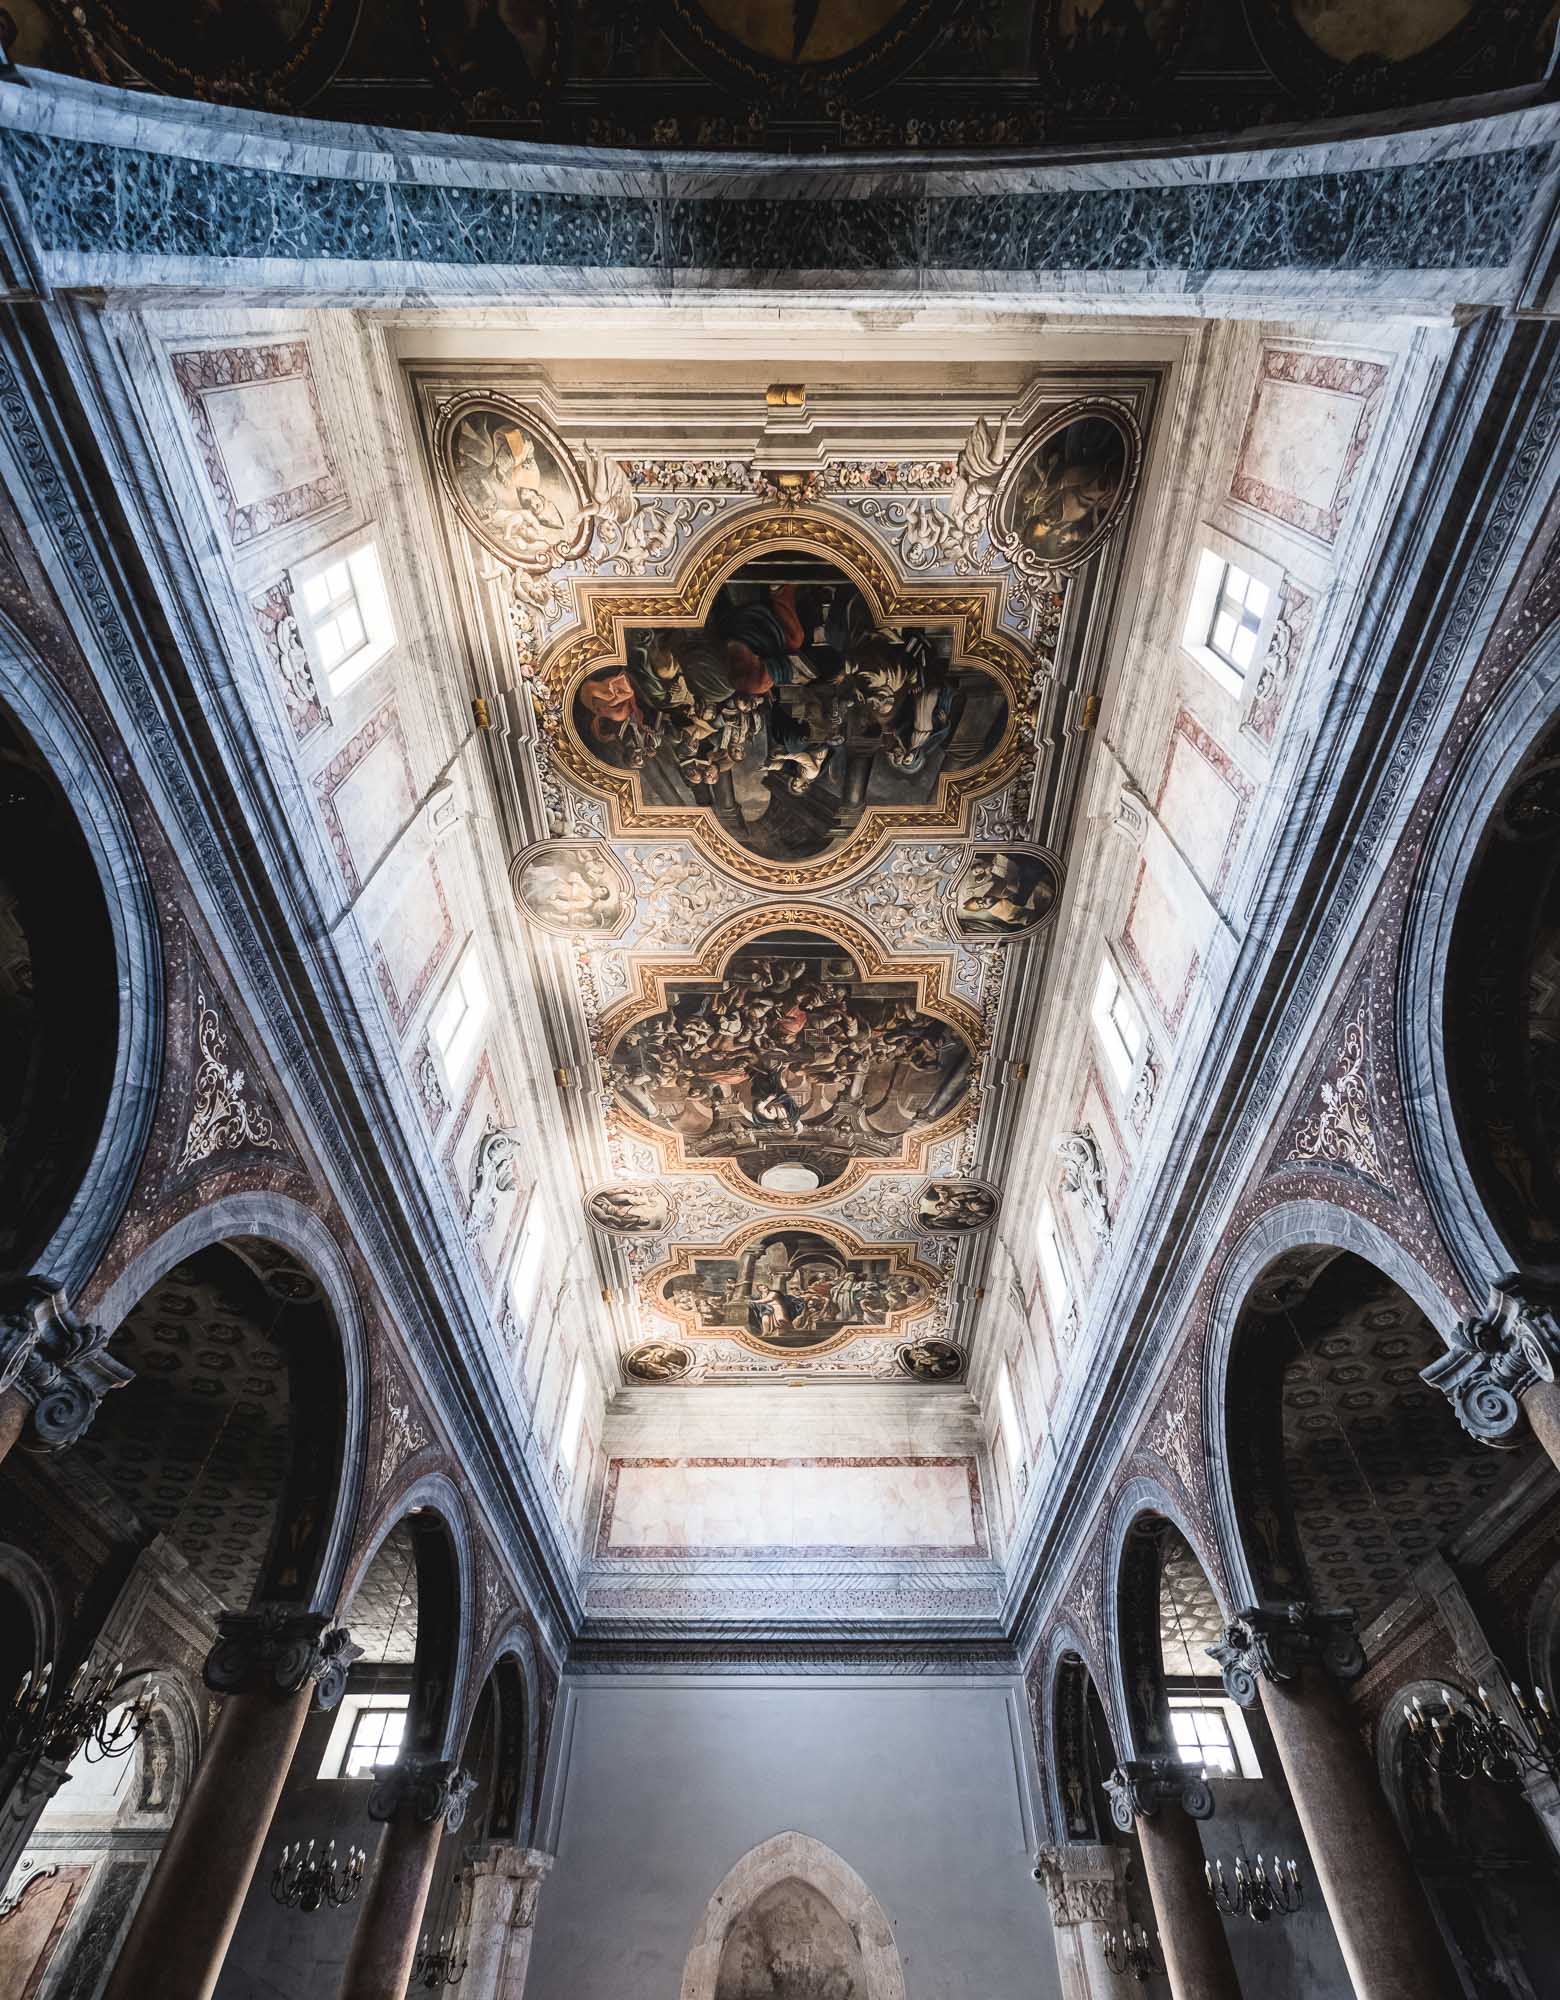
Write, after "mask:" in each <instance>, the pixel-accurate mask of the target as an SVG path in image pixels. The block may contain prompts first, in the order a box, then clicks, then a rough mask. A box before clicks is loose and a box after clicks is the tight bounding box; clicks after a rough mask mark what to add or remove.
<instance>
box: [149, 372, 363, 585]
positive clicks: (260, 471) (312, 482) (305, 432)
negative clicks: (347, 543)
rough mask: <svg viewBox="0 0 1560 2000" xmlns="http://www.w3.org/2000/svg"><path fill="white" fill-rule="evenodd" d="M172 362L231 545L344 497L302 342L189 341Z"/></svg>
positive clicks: (260, 535) (241, 545)
mask: <svg viewBox="0 0 1560 2000" xmlns="http://www.w3.org/2000/svg"><path fill="white" fill-rule="evenodd" d="M172 363H173V376H174V380H175V381H176V382H177V383H178V385H179V390H180V393H181V394H182V395H183V398H184V404H185V408H186V409H187V410H188V412H189V417H190V424H191V427H192V428H193V430H194V433H195V442H196V445H197V447H198V448H199V451H200V457H201V462H202V464H203V465H204V467H205V470H206V477H207V479H208V480H209V482H210V484H211V490H212V494H213V496H214V498H215V500H216V503H217V512H218V513H219V515H220V516H221V518H222V522H223V526H224V527H225V528H226V530H227V537H228V541H229V543H230V544H231V545H232V547H233V548H235V549H242V548H244V547H247V546H248V544H250V543H251V542H256V541H259V540H261V539H262V538H263V537H265V536H266V535H269V534H274V533H275V532H276V531H277V530H278V529H279V528H284V527H290V526H292V525H293V524H294V523H295V522H299V521H306V520H309V519H312V518H313V517H314V516H316V515H320V514H326V513H329V512H330V511H331V510H332V509H333V508H335V507H339V506H342V505H343V504H344V503H345V501H346V497H347V489H346V486H345V484H344V483H343V480H342V477H341V472H340V469H339V468H338V466H337V463H336V456H335V452H334V451H333V449H332V447H331V442H330V438H329V435H328V434H327V432H326V428H325V420H324V417H323V415H322V414H321V411H320V399H319V391H318V389H317V387H316V385H315V380H314V364H313V361H312V359H311V357H310V354H309V344H308V342H307V341H306V340H284V341H273V342H269V343H267V344H266V345H264V346H255V347H215V348H195V349H190V350H186V351H185V352H183V353H180V354H175V355H174V356H173V357H172Z"/></svg>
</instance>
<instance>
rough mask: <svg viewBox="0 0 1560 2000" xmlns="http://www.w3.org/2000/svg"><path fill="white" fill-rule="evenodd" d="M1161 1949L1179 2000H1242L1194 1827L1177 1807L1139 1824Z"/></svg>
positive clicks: (1142, 1817) (1144, 1818)
mask: <svg viewBox="0 0 1560 2000" xmlns="http://www.w3.org/2000/svg"><path fill="white" fill-rule="evenodd" d="M1137 1833H1138V1841H1139V1844H1140V1845H1141V1847H1142V1850H1143V1872H1144V1874H1145V1875H1146V1876H1147V1877H1148V1891H1149V1894H1150V1895H1151V1896H1152V1897H1153V1899H1154V1917H1155V1920H1156V1922H1157V1923H1158V1926H1159V1948H1160V1951H1161V1952H1162V1953H1163V1955H1164V1961H1165V1971H1166V1973H1167V1974H1168V1976H1169V1980H1170V1991H1171V1992H1172V1993H1173V1994H1174V1995H1175V2000H1240V1982H1239V1981H1238V1980H1237V1979H1236V1977H1235V1961H1234V1959H1233V1958H1232V1957H1231V1956H1230V1941H1229V1939H1228V1938H1227V1937H1226V1936H1225V1934H1224V1920H1223V1918H1222V1917H1221V1916H1220V1915H1219V1913H1218V1911H1217V1909H1216V1908H1215V1907H1214V1902H1213V1898H1212V1897H1211V1896H1210V1895H1209V1894H1208V1882H1207V1878H1206V1876H1205V1875H1204V1874H1203V1845H1202V1841H1201V1839H1200V1838H1199V1837H1198V1833H1197V1824H1196V1821H1195V1820H1193V1819H1191V1818H1189V1817H1188V1816H1187V1814H1186V1813H1185V1812H1184V1811H1183V1810H1182V1809H1181V1807H1180V1806H1179V1805H1166V1806H1162V1807H1161V1808H1160V1810H1159V1811H1158V1812H1156V1813H1150V1814H1143V1815H1140V1816H1139V1819H1138V1822H1137Z"/></svg>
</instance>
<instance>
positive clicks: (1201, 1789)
mask: <svg viewBox="0 0 1560 2000" xmlns="http://www.w3.org/2000/svg"><path fill="white" fill-rule="evenodd" d="M1105 1794H1106V1797H1107V1798H1108V1799H1109V1800H1110V1816H1111V1818H1112V1819H1113V1820H1114V1821H1115V1822H1116V1825H1117V1826H1118V1827H1119V1828H1120V1829H1121V1831H1122V1832H1123V1833H1130V1832H1131V1831H1132V1822H1133V1821H1134V1820H1135V1819H1152V1818H1153V1817H1154V1815H1155V1813H1158V1812H1162V1811H1163V1810H1164V1808H1165V1807H1166V1806H1180V1807H1181V1809H1182V1810H1183V1811H1184V1812H1185V1813H1186V1814H1187V1815H1188V1817H1189V1818H1191V1819H1212V1817H1213V1787H1212V1786H1211V1785H1210V1784H1209V1783H1208V1780H1207V1779H1206V1778H1205V1777H1204V1776H1203V1774H1202V1772H1201V1771H1199V1770H1195V1769H1194V1768H1193V1767H1192V1766H1191V1765H1190V1764H1183V1763H1182V1762H1181V1760H1180V1759H1179V1758H1178V1757H1136V1758H1128V1759H1127V1760H1126V1761H1125V1762H1123V1763H1120V1764H1118V1765H1117V1766H1116V1768H1115V1770H1114V1771H1112V1772H1111V1774H1110V1776H1109V1777H1108V1778H1107V1779H1106V1780H1105Z"/></svg>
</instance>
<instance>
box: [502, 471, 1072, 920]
mask: <svg viewBox="0 0 1560 2000" xmlns="http://www.w3.org/2000/svg"><path fill="white" fill-rule="evenodd" d="M771 548H791V549H799V550H802V551H805V552H809V553H812V554H816V555H822V556H826V557H828V558H829V559H831V560H833V561H835V562H837V563H838V564H839V566H840V568H841V569H842V570H843V571H844V573H845V575H846V576H847V577H848V579H849V580H850V581H851V582H852V583H854V584H856V585H857V587H858V588H859V589H860V590H861V592H862V594H863V596H864V597H865V598H866V600H867V603H868V606H869V608H870V609H871V611H872V613H873V616H874V618H875V619H876V620H877V622H878V623H880V624H886V625H893V624H898V623H901V622H902V621H904V620H906V619H910V620H917V619H922V620H929V621H931V622H932V623H934V624H938V625H949V626H951V627H952V628H953V642H954V643H953V655H954V659H955V662H956V663H958V664H960V665H975V666H980V667H982V668H984V669H985V670H986V671H987V672H989V673H990V674H992V675H993V677H994V678H995V679H996V680H997V682H998V684H999V685H1000V686H1001V688H1002V690H1003V692H1004V693H1005V695H1006V696H1007V702H1008V717H1007V726H1006V728H1005V729H1004V731H1003V734H1002V740H1001V742H1000V743H999V744H998V745H997V747H996V749H995V750H994V751H993V752H992V753H991V755H990V756H989V757H988V758H986V759H984V760H983V761H982V763H981V764H980V765H979V766H978V767H977V768H976V769H975V770H973V771H969V772H960V773H957V774H955V775H952V776H950V775H948V774H946V773H944V774H943V775H942V776H941V777H940V778H939V779H938V784H937V797H936V800H935V801H934V802H932V803H930V804H925V805H914V806H908V805H907V806H878V807H874V808H872V809H870V810H869V811H866V812H864V813H863V814H862V816H861V818H860V820H859V821H858V822H857V823H856V825H855V827H854V828H853V829H852V831H851V833H850V835H849V837H848V838H847V839H846V840H845V842H844V843H843V845H841V846H840V847H838V848H836V849H835V850H834V851H833V852H832V853H829V854H820V855H815V856H812V857H811V858H810V859H808V860H806V861H802V862H777V861H772V860H769V859H766V858H765V857H763V856H759V855H754V854H752V853H750V852H749V851H748V850H747V849H746V848H745V847H743V846H742V845H741V843H740V842H739V841H737V840H736V839H734V838H733V836H732V835H731V834H729V833H728V832H727V831H726V830H725V828H724V827H722V826H721V825H720V822H719V821H718V820H717V819H716V818H715V816H714V814H713V813H712V812H711V810H710V808H709V807H707V806H647V805H645V804H644V802H643V800H642V799H641V798H640V797H639V785H638V781H637V780H636V778H635V777H634V776H633V774H632V773H631V772H614V771H612V770H610V769H608V768H607V767H606V766H605V765H603V764H601V763H600V762H599V761H598V760H597V759H596V758H595V757H593V756H592V755H591V753H590V752H589V750H587V749H586V747H585V745H584V744H583V743H582V741H581V740H580V738H579V736H578V734H577V732H576V731H575V728H574V723H573V719H572V715H571V710H572V707H573V700H574V693H575V690H576V688H577V687H578V685H579V683H580V682H581V681H582V680H583V679H584V678H585V676H586V675H587V674H589V673H592V672H594V671H595V670H596V669H597V668H600V667H605V666H625V665H626V664H627V660H628V648H627V632H628V630H629V628H630V626H632V625H643V624H660V625H674V626H685V627H690V628H692V627H697V626H698V625H700V624H702V623H703V621H704V620H705V619H706V618H707V617H708V616H709V611H710V607H711V605H712V604H713V602H714V598H715V593H716V591H717V590H718V589H719V588H720V586H721V585H722V584H723V583H724V582H726V581H727V579H728V577H729V576H730V574H731V572H732V571H733V570H735V569H737V568H738V567H740V565H741V564H742V562H743V561H744V560H746V559H747V558H749V557H751V556H753V555H755V554H758V553H761V552H762V551H764V550H766V549H771ZM690 553H691V555H692V561H691V564H690V566H689V567H688V568H687V569H686V570H684V572H683V574H682V576H681V577H680V578H679V579H678V581H677V583H676V584H674V585H673V586H672V588H671V589H670V590H665V591H646V590H634V591H624V590H622V589H621V588H620V587H619V586H617V585H616V584H615V583H612V582H596V581H593V580H591V579H589V578H586V579H581V580H580V581H579V582H578V583H577V584H576V595H577V599H578V603H579V610H580V618H581V622H582V623H583V625H584V626H585V628H586V629H585V630H584V631H583V632H576V633H574V634H573V635H572V636H570V637H565V638H563V639H561V640H560V641H559V642H558V645H557V646H556V648H555V649H554V650H553V651H552V652H551V653H550V654H548V655H547V656H546V657H545V658H544V659H543V660H542V662H541V663H540V666H539V668H538V675H537V681H538V686H539V690H540V693H541V696H542V705H543V712H544V726H545V728H546V731H547V735H548V739H549V749H550V754H551V757H552V760H553V762H554V764H555V765H556V766H557V767H558V768H559V771H560V773H561V774H562V775H564V776H566V777H567V779H568V780H569V782H570V783H571V784H574V785H577V786H578V787H579V789H580V790H582V791H584V792H586V793H588V794H589V795H590V796H592V797H595V798H601V799H603V800H605V802H606V804H607V807H608V812H609V815H610V818H611V822H612V824H611V828H610V834H611V836H612V837H623V836H628V835H643V834H646V833H664V834H672V835H677V836H679V837H682V838H687V839H692V840H693V841H694V842H695V843H696V844H697V845H698V846H699V847H700V848H701V849H702V851H703V852H704V853H705V855H706V856H707V857H708V858H709V859H710V860H711V861H712V862H713V863H714V864H715V865H716V866H717V867H718V868H720V869H721V870H722V872H723V873H725V874H726V875H728V876H730V877H732V878H733V879H735V880H737V881H740V882H745V883H749V884H751V885H754V886H757V887H761V888H769V889H803V890H805V889H810V888H814V887H821V886H824V885H827V884H831V883H834V882H838V881H842V880H844V879H845V878H846V877H847V876H849V875H853V874H855V873H856V872H857V870H858V869H860V868H862V867H864V866H865V865H866V864H867V863H868V862H869V861H871V860H873V859H875V858H876V856H877V854H878V852H879V851H880V850H881V849H884V848H886V847H887V846H888V844H889V843H890V842H891V841H892V840H893V839H894V838H895V836H896V835H897V836H899V837H901V838H903V837H906V836H912V837H919V836H921V835H922V834H923V833H924V834H929V835H935V834H939V833H944V832H950V833H961V832H963V831H964V830H965V829H966V826H967V824H968V821H969V816H970V807H971V806H972V805H973V803H974V801H975V800H976V799H979V798H984V797H985V796H986V795H987V794H988V793H990V792H994V791H997V790H999V789H1000V788H1001V787H1002V786H1003V785H1004V784H1006V783H1007V782H1008V780H1009V779H1010V778H1011V777H1012V776H1013V774H1014V773H1015V772H1016V771H1017V770H1018V768H1019V766H1020V765H1021V764H1022V763H1023V761H1024V756H1025V750H1026V745H1025V742H1024V737H1023V730H1022V725H1023V721H1024V717H1025V713H1026V710H1027V708H1028V704H1029V699H1030V690H1031V686H1032V683H1033V680H1034V674H1035V666H1034V663H1033V662H1032V661H1030V660H1029V659H1027V658H1026V657H1025V655H1024V652H1023V649H1022V648H1021V647H1020V646H1019V645H1018V643H1017V642H1016V641H1015V640H1011V639H1009V638H1008V637H1007V636H1006V635H1005V634H1002V633H999V632H997V631H995V630H994V629H993V622H992V621H993V618H994V614H995V610H996V606H997V602H998V600H999V598H1000V596H1001V591H1002V584H1001V581H1000V580H995V581H993V582H991V583H989V584H984V585H975V586H973V587H972V585H971V584H970V583H968V582H965V583H961V584H960V585H958V586H956V587H955V586H949V585H943V586H940V587H936V588H927V587H924V586H923V587H921V588H919V589H915V590H911V589H908V588H906V587H905V586H904V585H903V584H901V582H900V581H899V579H898V578H897V577H896V576H895V575H894V573H893V572H892V571H891V570H890V569H889V568H888V566H887V565H886V564H885V563H884V562H883V560H882V558H881V556H880V555H879V554H878V552H877V551H876V550H875V549H873V547H872V546H871V545H870V543H868V542H867V541H866V540H865V539H864V537H862V536H861V535H860V534H858V533H857V532H856V531H855V530H854V529H853V528H851V527H850V526H848V525H847V524H846V523H844V522H842V521H836V520H833V519H830V518H828V517H820V516H819V515H816V514H813V513H810V512H809V513H803V512H801V511H799V510H784V511H779V512H776V511H774V510H766V511H765V512H764V513H762V514H760V515H757V516H753V517H750V518H748V519H747V520H744V521H740V522H737V523H736V524H735V525H733V526H730V527H728V528H726V529H725V530H724V531H723V532H721V533H719V534H718V535H716V537H715V538H714V539H713V540H711V541H707V542H705V543H704V544H703V545H702V547H701V546H700V544H698V543H695V544H694V545H693V547H692V550H691V551H690Z"/></svg>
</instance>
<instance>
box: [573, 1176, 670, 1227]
mask: <svg viewBox="0 0 1560 2000" xmlns="http://www.w3.org/2000/svg"><path fill="white" fill-rule="evenodd" d="M585 1213H586V1215H587V1216H589V1218H590V1220H591V1221H592V1222H593V1223H594V1224H595V1225H596V1227H597V1228H598V1229H604V1230H605V1231H606V1232H607V1234H608V1235H609V1236H659V1235H660V1234H661V1232H662V1231H663V1230H665V1229H670V1228H671V1226H672V1204H671V1200H670V1198H669V1197H668V1195H667V1193H666V1190H665V1189H664V1188H659V1187H656V1186H655V1185H654V1184H653V1183H651V1182H649V1181H621V1182H618V1183H616V1184H614V1185H613V1186H611V1187H601V1188H596V1189H594V1190H593V1191H592V1192H591V1193H590V1194H588V1195H586V1197H585Z"/></svg>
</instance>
